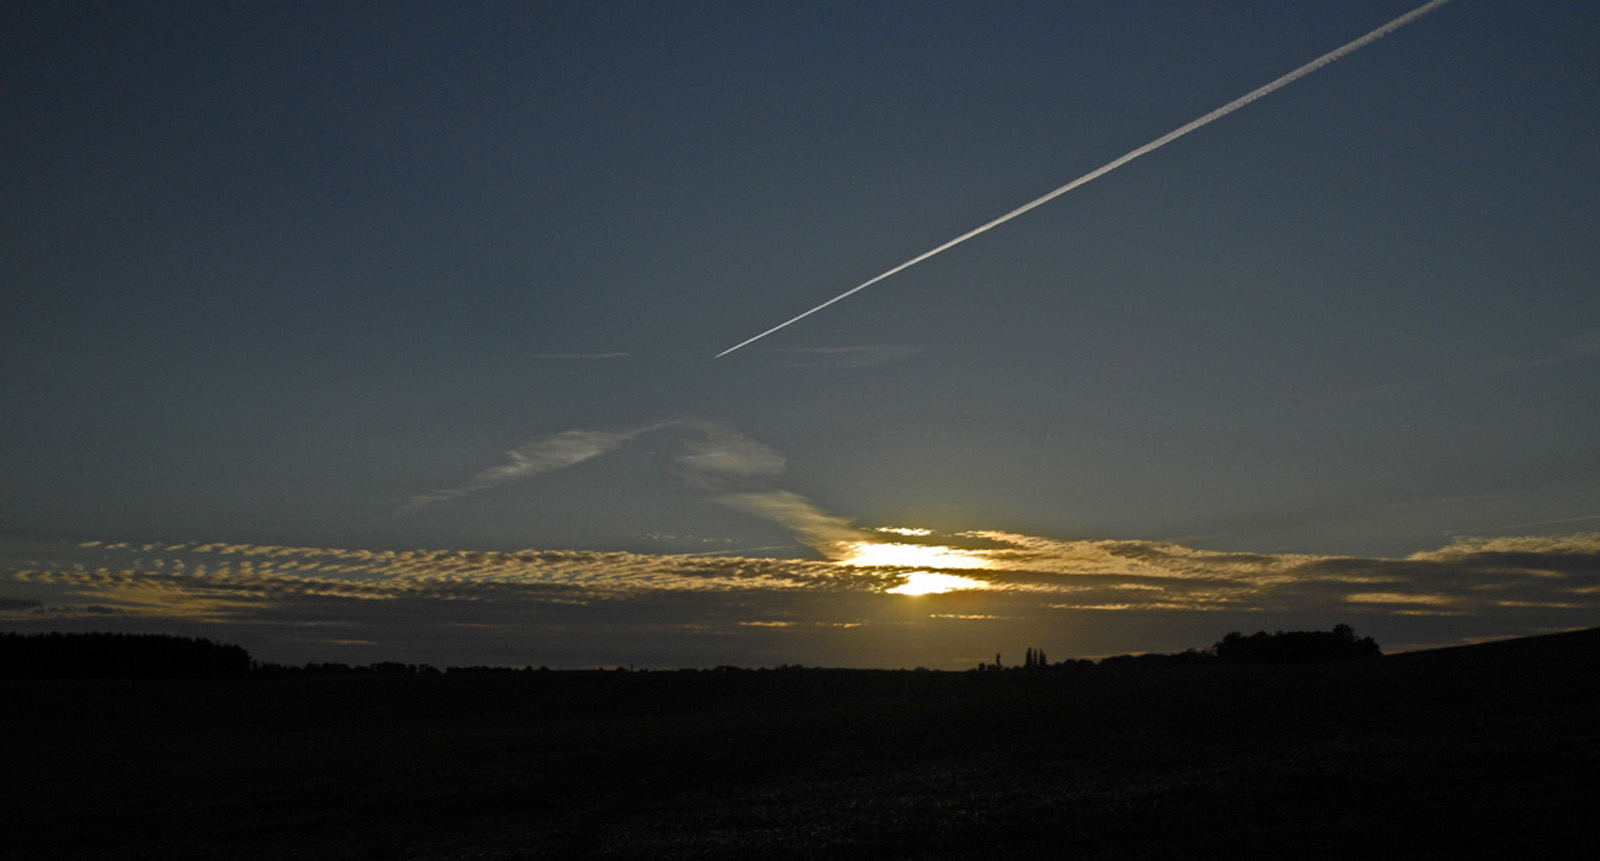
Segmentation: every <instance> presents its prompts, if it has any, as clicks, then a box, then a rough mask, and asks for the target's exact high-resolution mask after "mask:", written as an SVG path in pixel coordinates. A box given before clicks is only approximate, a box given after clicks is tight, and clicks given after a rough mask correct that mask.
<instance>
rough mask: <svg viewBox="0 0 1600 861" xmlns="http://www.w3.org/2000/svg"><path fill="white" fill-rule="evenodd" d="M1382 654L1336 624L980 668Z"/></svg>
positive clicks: (1288, 660) (1142, 665) (1059, 669)
mask: <svg viewBox="0 0 1600 861" xmlns="http://www.w3.org/2000/svg"><path fill="white" fill-rule="evenodd" d="M1381 654H1383V652H1382V651H1381V650H1380V649H1379V648H1378V644H1377V642H1376V641H1374V640H1373V639H1372V638H1371V637H1357V636H1356V632H1355V631H1354V629H1352V628H1351V627H1350V626H1349V625H1335V626H1334V627H1333V630H1331V631H1278V632H1276V633H1273V634H1268V633H1267V632H1266V631H1257V632H1256V633H1254V634H1251V635H1250V636H1248V637H1247V636H1245V635H1244V634H1241V633H1239V632H1238V631H1233V632H1231V633H1229V634H1228V635H1227V636H1225V637H1223V638H1222V639H1221V640H1220V641H1218V642H1217V643H1216V644H1215V645H1213V646H1211V647H1210V648H1208V649H1185V650H1184V651H1181V652H1174V653H1172V654H1170V655H1168V654H1161V653H1158V652H1146V653H1144V654H1139V655H1112V656H1110V657H1107V658H1101V659H1100V660H1099V661H1091V660H1086V659H1083V658H1076V659H1071V658H1069V659H1068V660H1065V661H1060V662H1057V663H1054V664H1052V663H1049V662H1048V661H1046V660H1045V654H1044V650H1043V649H1039V648H1035V647H1029V648H1028V650H1027V651H1026V652H1025V653H1024V656H1023V660H1022V665H1021V666H1020V667H1006V666H1005V665H1004V664H1003V663H1002V662H1001V660H1000V656H999V655H995V660H994V663H993V664H987V663H985V664H979V665H978V667H977V669H978V671H980V672H994V671H996V670H1004V671H1008V672H1009V671H1013V670H1024V671H1034V670H1049V671H1050V672H1052V673H1079V672H1088V671H1090V670H1130V669H1148V668H1151V667H1188V666H1201V665H1205V664H1215V663H1233V664H1309V663H1316V662H1319V661H1337V660H1343V659H1345V658H1360V657H1367V656H1372V655H1381Z"/></svg>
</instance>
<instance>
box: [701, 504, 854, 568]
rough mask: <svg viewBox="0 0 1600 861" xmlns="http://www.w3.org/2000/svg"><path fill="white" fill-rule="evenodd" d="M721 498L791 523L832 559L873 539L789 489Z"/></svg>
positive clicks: (789, 525) (741, 509)
mask: <svg viewBox="0 0 1600 861" xmlns="http://www.w3.org/2000/svg"><path fill="white" fill-rule="evenodd" d="M718 501H719V502H721V503H722V504H724V505H727V506H729V507H731V508H734V509H737V510H739V511H743V512H746V513H748V514H754V515H756V516H757V517H762V518H765V519H767V520H771V521H772V522H774V523H778V524H781V525H783V526H786V527H788V528H789V529H790V530H792V531H794V533H795V534H796V535H798V536H799V537H800V539H801V540H802V541H804V542H805V543H806V545H807V546H809V547H812V548H813V549H815V550H817V551H818V552H820V553H821V554H822V555H823V556H825V557H827V558H828V559H829V560H839V559H842V558H844V557H845V556H847V555H849V549H850V548H851V547H853V546H855V545H858V544H861V543H863V542H869V541H871V540H872V538H871V536H870V534H869V533H867V532H866V531H864V530H861V529H857V528H856V527H854V526H852V525H851V524H850V521H848V520H846V519H844V518H842V517H838V516H836V515H832V514H829V513H827V512H825V511H823V510H822V509H820V508H818V507H817V506H816V505H815V504H814V503H813V502H811V500H809V499H806V498H805V497H803V496H801V495H800V494H798V493H791V492H789V491H787V490H771V491H764V492H760V493H735V494H728V495H727V496H723V497H721V498H720V499H719V500H718Z"/></svg>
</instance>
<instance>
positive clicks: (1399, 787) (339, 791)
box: [0, 630, 1600, 859]
mask: <svg viewBox="0 0 1600 861" xmlns="http://www.w3.org/2000/svg"><path fill="white" fill-rule="evenodd" d="M1597 680H1600V630H1591V631H1581V632H1576V633H1571V634H1560V635H1555V636H1550V637H1538V638H1531V639H1525V640H1515V641H1507V642H1501V643H1493V644H1488V645H1483V646H1473V647H1467V648H1461V649H1449V650H1442V651H1434V652H1417V653H1411V654H1405V655H1397V656H1390V657H1383V658H1375V659H1360V660H1354V661H1344V662H1338V663H1331V664H1318V665H1299V666H1283V665H1279V666H1238V665H1207V666H1172V667H1151V668H1127V669H1123V670H1118V671H1108V670H1096V671H1086V672H1079V673H1074V674H1056V675H1052V674H1051V673H1049V672H1032V673H1030V672H1023V671H1009V672H1005V673H939V672H922V671H918V672H876V671H851V670H771V671H721V672H698V673H670V672H669V673H660V672H652V673H599V672H595V673H528V674H495V675H458V674H449V675H436V676H409V675H400V676H382V675H367V676H350V677H311V678H279V679H262V678H256V679H243V680H143V681H138V680H98V681H96V680H9V681H0V733H3V735H0V738H3V740H4V742H3V743H4V756H3V759H0V762H3V772H0V773H3V775H4V777H3V780H0V816H3V820H4V823H5V824H4V828H3V830H0V855H4V856H6V857H9V858H19V859H20V858H162V859H166V858H213V857H215V858H294V859H316V858H374V859H378V858H384V859H387V858H447V859H469V858H474V859H476V858H483V859H490V858H525V857H527V858H542V857H550V858H569V857H649V858H691V857H692V858H704V857H728V858H733V857H741V858H742V857H766V858H773V857H777V858H785V857H787V858H801V857H805V858H813V857H831V858H838V857H857V858H879V857H900V858H904V857H911V858H946V857H949V858H980V857H982V858H989V857H1013V858H1014V857H1087V858H1101V857H1103V858H1117V859H1127V858H1173V857H1191V858H1192V857H1206V856H1212V857H1215V856H1222V855H1228V856H1230V857H1236V858H1255V857H1268V856H1277V857H1293V858H1305V857H1335V856H1339V857H1411V858H1461V857H1491V858H1503V857H1514V856H1524V855H1533V854H1540V855H1544V856H1547V857H1551V856H1554V857H1567V856H1568V855H1569V853H1570V852H1571V849H1570V848H1568V847H1571V846H1588V847H1593V846H1595V845H1597V838H1600V815H1597V809H1596V806H1595V803H1594V799H1596V798H1600V744H1597V742H1600V693H1597V687H1596V681H1597Z"/></svg>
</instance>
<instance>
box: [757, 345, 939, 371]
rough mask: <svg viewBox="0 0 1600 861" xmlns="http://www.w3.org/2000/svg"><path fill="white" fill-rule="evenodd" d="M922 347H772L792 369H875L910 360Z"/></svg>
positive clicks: (772, 352) (772, 351) (775, 353)
mask: <svg viewBox="0 0 1600 861" xmlns="http://www.w3.org/2000/svg"><path fill="white" fill-rule="evenodd" d="M922 350H923V348H921V347H912V346H908V345H904V344H869V345H864V346H859V347H797V348H793V349H787V350H771V351H769V352H770V353H771V354H772V355H774V356H777V357H779V358H780V359H782V360H783V363H784V364H785V365H787V366H788V367H791V368H875V367H877V366H879V365H887V364H890V363H893V362H898V361H901V360H902V359H909V358H911V357H912V356H915V355H917V354H918V353H921V352H922Z"/></svg>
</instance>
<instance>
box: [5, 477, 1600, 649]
mask: <svg viewBox="0 0 1600 861" xmlns="http://www.w3.org/2000/svg"><path fill="white" fill-rule="evenodd" d="M722 501H723V502H725V503H726V504H730V505H734V506H735V507H739V508H741V509H742V510H745V511H748V512H749V513H751V514H753V515H755V516H760V517H764V518H766V519H769V520H772V521H774V522H777V523H781V524H783V525H785V526H787V527H789V528H790V529H793V530H795V532H796V533H797V534H798V535H800V536H801V537H802V539H803V540H805V541H806V542H807V543H808V544H810V545H811V546H813V547H816V548H817V549H818V550H819V551H820V552H821V554H822V556H823V557H824V558H823V559H795V558H772V557H755V556H732V555H720V554H668V555H660V554H644V553H627V552H613V551H594V550H561V549H528V550H520V551H514V552H486V551H473V550H411V551H390V550H381V551H380V550H365V549H350V548H318V547H273V546H263V545H235V544H220V543H219V544H193V545H162V544H145V545H141V544H138V543H103V544H98V545H96V547H95V550H96V554H95V557H94V559H93V560H92V561H89V562H84V561H82V559H83V554H82V548H78V547H75V546H70V545H63V546H62V548H61V552H60V554H59V555H60V557H61V560H60V561H59V562H58V563H45V562H31V563H29V565H30V566H32V567H28V568H23V569H13V570H4V569H0V590H4V591H6V592H10V593H11V594H13V595H17V594H28V595H34V596H38V598H32V597H30V598H9V599H5V600H6V602H7V603H6V604H4V605H3V606H0V619H4V620H5V621H6V622H8V623H9V624H13V625H24V626H25V625H33V626H39V625H47V624H48V625H51V626H60V625H66V624H76V625H82V626H90V625H104V624H107V623H108V621H109V620H112V619H114V620H115V625H116V626H117V627H118V628H120V629H129V628H141V629H144V630H156V629H170V628H172V627H174V626H176V627H179V628H182V629H185V630H196V628H195V627H194V626H208V627H204V628H200V629H199V630H207V631H211V632H213V633H210V634H207V635H208V636H218V637H223V638H225V639H235V640H237V639H240V637H241V634H242V633H244V634H247V633H249V632H252V631H254V632H258V634H252V635H251V636H252V637H254V636H259V632H261V631H265V630H283V629H295V630H299V629H303V628H306V627H317V628H319V629H327V630H326V631H324V633H325V634H326V637H327V638H329V639H328V641H329V642H332V641H333V640H338V639H361V640H368V641H375V642H382V643H384V644H385V645H384V648H385V650H386V651H387V650H392V649H399V648H402V647H403V648H418V646H416V645H415V644H418V643H428V642H434V639H433V638H436V637H447V638H448V639H450V642H453V643H459V644H470V643H483V642H488V641H489V640H493V638H496V637H501V638H510V639H512V640H516V641H518V642H532V641H537V642H539V643H542V644H545V646H547V647H550V648H556V647H558V646H559V644H560V643H561V642H562V640H563V638H569V639H570V638H572V637H580V638H587V641H592V642H605V641H610V640H627V641H629V642H644V641H649V642H652V643H653V642H658V641H659V638H661V637H667V636H671V637H678V636H684V637H696V638H702V639H703V638H714V637H731V636H733V635H734V633H735V632H739V631H744V632H746V634H750V632H753V631H757V630H760V631H767V632H769V633H770V634H771V635H773V636H777V635H779V634H781V633H782V632H793V633H795V635H796V636H799V635H800V634H799V632H806V631H810V632H826V631H841V632H842V631H844V630H846V627H845V626H846V625H848V626H849V628H850V629H868V630H871V629H875V628H876V629H882V630H884V631H888V630H889V629H890V628H892V627H895V626H905V625H914V624H923V623H919V622H917V621H916V620H917V619H921V620H924V622H925V623H926V624H943V623H949V624H960V625H961V626H962V628H963V630H966V631H969V634H962V635H960V636H973V637H993V636H1000V635H1001V634H1000V633H998V632H991V633H987V634H985V633H982V631H983V630H986V629H983V626H984V625H988V624H991V623H992V624H996V625H1001V624H1003V625H1005V626H1010V627H1016V628H1017V630H1019V631H1021V630H1023V629H1024V628H1025V627H1026V626H1029V625H1033V626H1036V629H1037V630H1041V631H1043V630H1046V629H1048V630H1078V629H1079V628H1081V629H1083V630H1093V629H1095V628H1096V627H1097V626H1100V627H1103V625H1104V624H1105V623H1101V622H1090V623H1086V625H1087V627H1084V626H1079V627H1077V628H1075V627H1074V626H1073V625H1072V624H1070V623H1065V622H1064V620H1065V619H1066V618H1067V617H1066V616H1064V615H1063V614H1073V613H1088V614H1092V615H1093V616H1095V617H1105V616H1106V615H1107V614H1110V615H1112V616H1121V617H1125V618H1127V619H1128V620H1129V621H1130V622H1132V623H1133V624H1134V625H1135V626H1137V625H1140V624H1146V625H1147V627H1148V624H1154V623H1153V622H1151V623H1145V622H1140V621H1137V620H1138V619H1149V618H1152V616H1159V617H1160V618H1161V619H1162V621H1161V622H1160V625H1162V626H1163V630H1169V629H1170V630H1178V629H1184V628H1185V626H1187V627H1188V628H1189V629H1197V630H1202V631H1209V634H1202V636H1206V635H1210V636H1215V634H1217V633H1219V632H1220V630H1225V629H1223V628H1219V627H1218V626H1221V625H1225V624H1226V625H1240V624H1253V622H1250V621H1248V620H1251V619H1256V618H1267V614H1270V618H1271V619H1272V621H1268V622H1265V623H1263V624H1294V621H1293V620H1297V619H1307V618H1314V619H1318V620H1321V623H1322V624H1331V622H1332V621H1339V620H1350V621H1354V622H1356V624H1357V625H1358V626H1368V625H1371V624H1372V623H1373V620H1375V619H1384V618H1390V619H1406V620H1412V621H1418V620H1421V621H1426V620H1428V619H1438V620H1445V621H1446V622H1448V624H1451V625H1455V626H1457V627H1455V628H1452V629H1451V630H1454V631H1458V632H1460V633H1461V634H1468V633H1474V629H1472V628H1470V627H1462V626H1467V625H1476V626H1478V630H1477V631H1476V632H1477V633H1482V630H1481V629H1482V627H1483V626H1484V625H1493V626H1494V627H1495V629H1496V630H1497V631H1501V632H1505V631H1506V629H1512V630H1515V629H1517V628H1521V629H1523V630H1524V631H1525V632H1527V633H1532V632H1536V631H1538V630H1541V629H1549V628H1562V627H1569V628H1570V627H1579V626H1582V625H1586V624H1592V623H1593V622H1592V620H1593V618H1594V617H1595V613H1596V611H1600V536H1596V535H1573V536H1564V537H1533V538H1526V537H1525V538H1496V539H1488V540H1465V539H1463V540H1458V541H1456V542H1454V543H1452V544H1450V545H1448V546H1446V547H1442V548H1439V549H1437V550H1433V551H1428V552H1425V553H1417V554H1412V555H1410V556H1407V557H1405V558H1382V557H1356V556H1310V555H1286V554H1256V553H1227V552H1220V551H1210V550H1197V549H1194V548H1189V547H1185V546H1183V545H1180V544H1175V543H1172V542H1159V541H1130V540H1119V541H1065V540H1058V539H1051V538H1045V537H1040V536H1031V535H1023V534H1019V533H1007V532H993V531H985V532H981V533H964V534H955V535H940V534H938V533H932V532H930V533H929V534H927V535H917V536H905V535H902V534H898V533H892V534H889V535H884V534H883V533H878V532H876V531H873V530H870V529H864V528H858V527H857V526H855V525H853V524H852V523H851V522H850V521H848V520H846V519H844V518H842V517H838V516H835V515H832V514H829V513H827V512H825V511H823V510H821V509H820V508H819V507H818V506H817V505H816V504H815V503H813V502H811V501H810V500H808V499H806V498H805V497H803V496H800V495H798V494H795V493H789V492H786V491H777V490H768V491H755V492H746V493H738V494H727V495H725V496H724V497H723V498H722ZM901 528H902V529H908V530H909V528H906V527H901ZM907 538H912V539H914V542H915V543H908V542H907V540H906V539H907ZM863 543H865V544H866V545H868V546H871V545H873V544H881V545H883V546H885V547H887V548H888V551H887V552H885V553H882V554H878V555H873V554H870V553H869V554H862V553H860V552H859V550H860V549H861V547H862V545H863ZM147 547H148V548H153V549H150V550H146V549H145V548H147ZM173 547H176V549H169V548H173ZM906 547H914V548H916V549H917V550H918V551H919V552H917V553H910V554H901V553H898V552H894V551H896V550H897V549H903V548H906ZM923 551H925V552H923ZM947 551H948V552H947ZM957 551H959V552H957ZM36 555H39V554H36ZM43 555H46V556H48V555H49V554H43ZM872 560H877V561H876V562H874V561H872ZM974 561H977V562H978V563H981V564H980V565H979V566H977V567H975V566H973V565H972V564H971V563H972V562H974ZM941 565H946V566H947V567H940V566H941ZM926 575H934V576H931V577H929V576H926ZM941 575H945V576H948V577H951V578H955V577H959V578H962V579H961V580H954V579H952V580H949V581H945V580H944V579H943V576H941ZM919 577H921V578H922V579H921V581H919V580H918V578H919ZM919 582H920V583H946V584H947V585H948V584H954V585H953V587H952V590H951V591H946V592H945V594H929V595H921V596H918V597H911V596H910V594H909V593H912V592H916V591H931V592H939V591H943V590H944V587H943V586H941V587H940V588H939V589H929V590H920V589H918V588H911V589H907V588H906V587H907V585H908V584H910V585H911V586H912V587H918V586H919ZM966 584H971V585H970V586H969V585H966ZM897 592H903V593H907V594H896V593H897ZM908 602H921V603H908ZM1219 613H1221V614H1224V616H1223V618H1222V619H1219V620H1218V621H1215V622H1206V623H1203V624H1196V623H1192V622H1183V621H1181V619H1182V617H1183V616H1184V615H1185V614H1189V615H1194V614H1201V615H1203V616H1204V617H1205V618H1208V619H1215V618H1217V614H1219ZM1197 618H1198V616H1197ZM1241 618H1242V619H1244V620H1247V621H1244V622H1240V621H1239V620H1240V619H1241ZM752 620H754V621H758V622H779V621H781V622H784V623H785V624H784V625H781V626H779V625H749V624H741V623H748V622H751V621H752ZM952 620H959V621H952ZM1363 620H1365V621H1363ZM1063 624H1066V625H1067V627H1065V628H1063V627H1062V626H1063ZM1408 624H1410V623H1408ZM1440 624H1443V622H1441V623H1440ZM1119 625H1120V623H1119ZM1018 626H1022V627H1018ZM1039 626H1044V627H1039ZM443 627H449V628H450V630H451V631H454V632H455V633H450V634H448V635H445V634H441V633H439V632H440V631H441V630H442V629H443ZM1212 628H1216V629H1217V630H1210V629H1212ZM1008 630H1009V627H1008ZM1118 630H1123V627H1118ZM1130 630H1132V629H1130ZM972 631H978V633H970V632H972ZM472 632H478V633H472ZM319 636H322V635H321V634H319ZM807 636H810V635H807ZM818 636H821V634H818ZM841 636H842V635H841ZM941 636H944V635H941ZM950 636H956V635H954V634H951V635H950ZM474 638H477V639H474ZM484 638H488V639H484ZM518 638H521V639H518ZM891 639H895V640H896V641H897V642H898V641H899V639H898V638H891ZM705 641H706V642H711V640H705ZM280 642H286V641H281V640H280ZM496 642H498V641H496ZM808 642H809V641H808ZM817 642H821V641H817ZM829 642H833V641H829ZM408 644H409V645H408ZM551 644H555V645H551ZM560 647H561V648H565V647H564V646H560ZM835 647H837V648H840V649H844V648H845V645H844V641H842V640H841V641H839V642H838V643H835V644H834V646H829V648H835ZM285 648H288V647H287V646H286V647H285ZM462 648H468V646H462ZM472 648H476V647H472ZM707 648H708V649H710V648H711V647H709V646H708V647H707ZM1091 651H1092V650H1091ZM713 653H715V650H714V649H712V651H711V652H707V654H713ZM979 653H981V652H974V654H979ZM1085 653H1088V652H1085ZM839 654H844V652H840V653H839ZM313 657H315V656H314V655H308V657H307V658H306V659H308V660H309V659H312V658H313ZM420 657H421V656H419V658H420ZM796 657H798V655H793V654H790V655H787V656H786V657H785V660H793V659H794V658H796ZM725 658H726V656H724V657H723V658H721V659H719V658H715V657H713V658H712V659H711V662H713V663H715V662H717V661H718V660H722V659H725ZM435 660H436V659H435ZM862 660H867V661H869V662H871V661H873V660H875V659H872V658H870V657H863V658H862Z"/></svg>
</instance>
